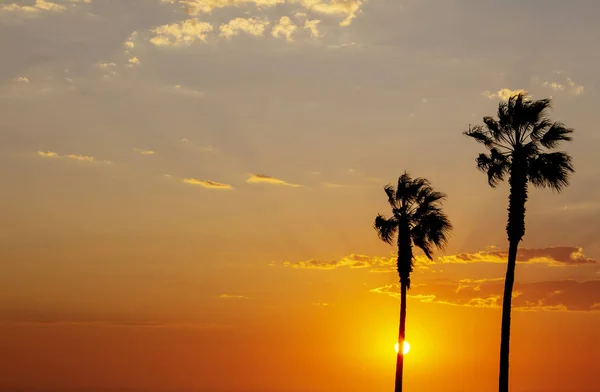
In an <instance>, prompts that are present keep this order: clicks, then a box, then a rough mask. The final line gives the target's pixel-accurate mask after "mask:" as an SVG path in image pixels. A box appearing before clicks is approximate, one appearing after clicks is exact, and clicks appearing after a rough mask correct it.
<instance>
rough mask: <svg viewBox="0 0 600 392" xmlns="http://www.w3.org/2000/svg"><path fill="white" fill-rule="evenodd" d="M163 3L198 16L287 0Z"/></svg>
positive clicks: (178, 0) (168, 0)
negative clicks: (178, 5)
mask: <svg viewBox="0 0 600 392" xmlns="http://www.w3.org/2000/svg"><path fill="white" fill-rule="evenodd" d="M161 3H167V4H175V3H178V4H180V5H181V6H182V7H184V9H185V12H186V13H187V14H188V15H193V16H198V15H200V14H210V13H211V12H212V11H214V10H215V9H221V8H227V7H241V6H243V5H248V4H254V5H255V6H256V7H261V8H262V7H273V6H275V5H277V4H284V3H285V0H161Z"/></svg>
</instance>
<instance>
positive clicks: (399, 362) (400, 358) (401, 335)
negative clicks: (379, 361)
mask: <svg viewBox="0 0 600 392" xmlns="http://www.w3.org/2000/svg"><path fill="white" fill-rule="evenodd" d="M405 338H406V282H404V279H400V330H399V331H398V355H397V357H396V388H395V389H394V391H395V392H402V373H403V370H404V339H405Z"/></svg>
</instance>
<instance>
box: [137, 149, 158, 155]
mask: <svg viewBox="0 0 600 392" xmlns="http://www.w3.org/2000/svg"><path fill="white" fill-rule="evenodd" d="M133 151H135V152H137V153H138V154H140V155H154V154H156V151H154V150H145V149H143V148H134V149H133Z"/></svg>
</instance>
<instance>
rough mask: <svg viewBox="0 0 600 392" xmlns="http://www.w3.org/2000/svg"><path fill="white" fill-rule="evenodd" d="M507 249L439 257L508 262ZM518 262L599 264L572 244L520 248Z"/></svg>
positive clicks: (457, 260) (444, 260)
mask: <svg viewBox="0 0 600 392" xmlns="http://www.w3.org/2000/svg"><path fill="white" fill-rule="evenodd" d="M507 258H508V252H507V251H504V250H502V251H481V252H477V253H459V254H456V255H448V256H442V257H438V261H439V262H442V263H459V264H463V263H506V261H507ZM517 262H518V263H530V264H531V263H543V264H549V265H552V266H561V265H562V266H565V265H579V264H597V263H598V261H597V260H594V259H591V258H588V257H586V256H585V255H584V254H583V249H582V248H580V247H572V246H557V247H550V248H541V249H528V248H522V249H519V251H518V254H517Z"/></svg>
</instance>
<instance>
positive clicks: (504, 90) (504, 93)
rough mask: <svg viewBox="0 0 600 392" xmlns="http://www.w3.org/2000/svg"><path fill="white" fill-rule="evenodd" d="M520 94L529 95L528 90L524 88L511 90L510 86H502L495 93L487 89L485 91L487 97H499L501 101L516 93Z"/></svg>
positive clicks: (484, 94)
mask: <svg viewBox="0 0 600 392" xmlns="http://www.w3.org/2000/svg"><path fill="white" fill-rule="evenodd" d="M519 94H524V95H528V93H527V91H525V90H523V89H519V90H511V89H509V88H501V89H500V90H498V91H497V92H495V93H492V92H490V91H487V90H486V91H484V92H483V96H484V97H486V98H488V99H499V100H501V101H508V99H509V98H510V97H514V96H515V95H519Z"/></svg>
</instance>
